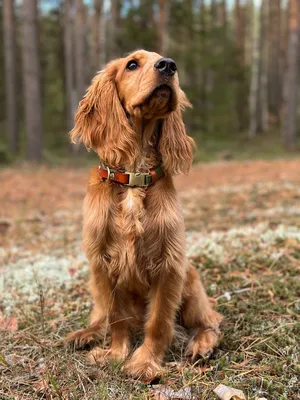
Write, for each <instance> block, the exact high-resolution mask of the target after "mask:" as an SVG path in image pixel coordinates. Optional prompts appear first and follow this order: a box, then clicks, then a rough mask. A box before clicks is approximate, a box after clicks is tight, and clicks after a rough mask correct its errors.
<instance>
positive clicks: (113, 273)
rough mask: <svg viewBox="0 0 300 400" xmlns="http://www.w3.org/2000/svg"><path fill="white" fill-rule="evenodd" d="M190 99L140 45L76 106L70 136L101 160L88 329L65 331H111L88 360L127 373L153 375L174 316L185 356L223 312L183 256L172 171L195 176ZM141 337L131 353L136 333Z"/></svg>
mask: <svg viewBox="0 0 300 400" xmlns="http://www.w3.org/2000/svg"><path fill="white" fill-rule="evenodd" d="M189 106H190V103H189V101H188V100H187V98H186V96H185V94H184V93H183V91H182V90H181V89H180V87H179V81H178V74H177V67H176V64H175V62H174V61H173V60H172V59H170V58H163V57H161V56H160V55H159V54H157V53H152V52H147V51H144V50H139V51H136V52H133V53H131V54H130V55H128V56H127V57H125V58H120V59H118V60H115V61H112V62H110V63H109V64H108V65H107V66H106V67H105V69H104V70H103V71H100V72H99V73H98V75H97V76H96V77H95V78H94V79H93V81H92V83H91V85H90V87H89V88H88V90H87V92H86V95H85V96H84V97H83V99H82V100H81V102H80V104H79V108H78V111H77V114H76V117H75V127H74V129H73V130H72V132H71V138H72V140H73V142H77V143H78V142H83V143H84V145H85V146H86V147H87V148H91V149H93V150H94V151H95V152H96V153H97V154H98V155H99V158H100V166H99V167H98V168H94V169H92V171H91V175H90V179H89V185H88V192H87V195H86V197H85V200H84V222H83V244H84V250H85V252H86V254H87V257H88V259H89V262H90V290H91V294H92V296H93V300H94V308H93V311H92V314H91V321H90V326H89V327H88V328H86V329H81V330H80V331H77V332H73V333H71V334H69V335H68V337H67V341H68V342H73V343H74V345H75V346H76V347H84V346H85V345H86V344H90V343H91V342H96V341H97V340H98V339H99V337H101V335H103V332H104V331H105V330H107V329H109V330H110V333H111V344H110V348H109V349H103V348H100V347H95V348H94V349H93V350H91V352H90V353H89V354H90V357H89V358H90V360H91V361H94V362H101V360H103V359H105V358H107V357H108V358H111V359H114V360H122V361H125V363H124V368H125V371H126V372H127V373H128V374H130V375H133V376H135V377H140V378H145V379H151V378H154V377H157V376H159V375H160V373H161V364H162V361H163V358H164V355H165V352H166V349H167V347H168V345H169V344H170V343H171V342H172V338H173V332H174V321H175V317H176V314H177V315H178V317H179V318H178V320H179V321H180V323H181V324H182V325H183V326H184V327H185V328H186V329H187V330H188V332H190V334H191V338H190V341H189V342H188V345H187V349H186V354H187V355H190V356H192V357H193V358H194V357H196V356H197V355H205V354H207V353H208V352H210V351H211V350H212V349H213V348H214V347H215V346H216V345H217V344H218V341H219V337H220V332H219V324H220V322H221V319H222V317H221V315H220V314H219V313H218V312H216V311H214V310H213V309H212V306H211V304H210V301H209V299H208V297H207V295H206V293H205V291H204V289H203V286H202V284H201V281H200V279H199V275H198V272H197V271H196V270H195V269H194V267H192V266H191V265H190V264H189V263H188V261H187V259H186V256H185V234H184V232H185V228H184V221H183V216H182V212H181V209H180V206H179V203H178V198H177V194H176V190H175V188H174V184H173V179H172V176H173V175H175V174H178V173H180V172H185V173H186V172H188V170H189V168H190V166H191V163H192V148H193V144H194V142H193V139H191V138H190V137H189V136H187V134H186V132H185V126H184V123H183V121H182V111H183V110H184V108H185V107H189ZM138 328H142V329H143V332H144V338H143V342H142V344H141V345H140V347H138V348H137V349H135V350H134V351H133V352H132V347H131V345H132V343H131V333H132V331H133V330H134V329H138Z"/></svg>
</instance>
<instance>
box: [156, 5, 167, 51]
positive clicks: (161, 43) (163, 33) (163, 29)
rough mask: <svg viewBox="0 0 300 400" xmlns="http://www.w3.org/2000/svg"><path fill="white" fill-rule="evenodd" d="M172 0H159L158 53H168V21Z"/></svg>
mask: <svg viewBox="0 0 300 400" xmlns="http://www.w3.org/2000/svg"><path fill="white" fill-rule="evenodd" d="M169 12H170V1H169V0H159V15H158V49H157V51H158V53H159V54H161V55H166V53H167V51H168V46H169V37H168V23H169Z"/></svg>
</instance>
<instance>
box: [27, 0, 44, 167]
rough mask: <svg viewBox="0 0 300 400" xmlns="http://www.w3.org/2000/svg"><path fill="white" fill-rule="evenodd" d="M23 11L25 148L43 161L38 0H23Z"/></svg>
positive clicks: (32, 158)
mask: <svg viewBox="0 0 300 400" xmlns="http://www.w3.org/2000/svg"><path fill="white" fill-rule="evenodd" d="M22 11H23V15H22V16H23V43H22V50H23V80H24V106H25V120H26V152H27V158H28V160H31V161H40V160H41V159H42V150H43V122H42V102H41V81H40V62H39V53H38V10H37V0H23V7H22Z"/></svg>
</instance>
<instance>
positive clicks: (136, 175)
mask: <svg viewBox="0 0 300 400" xmlns="http://www.w3.org/2000/svg"><path fill="white" fill-rule="evenodd" d="M126 174H127V175H128V177H129V178H128V183H125V185H126V186H150V185H152V176H151V175H150V174H147V173H143V172H126Z"/></svg>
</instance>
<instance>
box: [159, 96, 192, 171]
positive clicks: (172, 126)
mask: <svg viewBox="0 0 300 400" xmlns="http://www.w3.org/2000/svg"><path fill="white" fill-rule="evenodd" d="M178 100H179V102H178V106H177V108H176V110H175V111H173V112H171V113H170V114H169V115H168V116H167V118H166V119H163V123H162V133H161V138H160V142H159V152H160V154H161V156H162V162H163V166H164V169H165V170H166V171H167V172H168V173H170V174H172V175H174V174H179V173H180V172H184V173H187V172H188V171H189V169H190V167H191V164H192V161H193V147H195V142H194V140H193V139H192V138H191V137H189V136H187V134H186V131H185V126H184V123H183V120H182V111H183V110H184V109H185V108H186V107H191V106H192V105H191V103H190V102H189V101H188V99H187V97H186V95H185V94H184V92H183V91H182V90H180V93H179V99H178Z"/></svg>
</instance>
